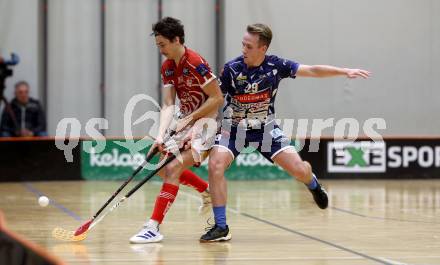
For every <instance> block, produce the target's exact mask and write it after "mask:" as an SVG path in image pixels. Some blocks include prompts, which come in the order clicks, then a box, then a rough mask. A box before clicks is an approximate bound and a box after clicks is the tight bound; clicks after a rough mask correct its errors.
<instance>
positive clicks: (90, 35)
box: [47, 0, 100, 135]
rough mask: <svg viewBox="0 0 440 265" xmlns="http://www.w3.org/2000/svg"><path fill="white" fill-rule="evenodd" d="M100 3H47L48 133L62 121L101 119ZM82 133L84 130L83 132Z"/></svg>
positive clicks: (59, 0)
mask: <svg viewBox="0 0 440 265" xmlns="http://www.w3.org/2000/svg"><path fill="white" fill-rule="evenodd" d="M99 29H100V23H99V0H75V1H72V0H49V8H48V88H47V89H48V91H47V96H48V105H47V106H48V110H47V112H48V131H49V133H50V134H52V135H53V134H55V129H56V127H57V123H58V121H59V120H61V119H62V118H70V117H72V118H77V119H78V120H79V121H80V123H81V124H82V125H83V127H84V126H85V124H86V122H87V121H88V120H89V119H90V118H93V117H99V116H100V112H99V110H100V105H99V96H100V94H99V85H100V67H99V62H100V35H99ZM82 132H84V130H83V131H82Z"/></svg>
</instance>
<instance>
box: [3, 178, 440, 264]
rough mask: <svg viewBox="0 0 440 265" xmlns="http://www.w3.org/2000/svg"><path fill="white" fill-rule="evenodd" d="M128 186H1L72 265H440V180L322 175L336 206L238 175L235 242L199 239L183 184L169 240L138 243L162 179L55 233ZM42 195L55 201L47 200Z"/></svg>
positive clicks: (15, 218) (200, 227) (40, 238)
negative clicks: (82, 235)
mask: <svg viewBox="0 0 440 265" xmlns="http://www.w3.org/2000/svg"><path fill="white" fill-rule="evenodd" d="M121 183H122V181H119V182H117V181H107V182H106V181H102V182H95V181H65V182H30V183H0V209H1V210H2V211H3V212H4V214H5V217H6V222H7V227H8V228H9V229H10V230H12V231H14V232H16V233H18V234H20V235H24V236H25V237H26V238H28V239H29V240H30V241H32V242H35V243H37V244H39V245H40V246H43V247H44V248H46V249H47V250H48V251H49V252H51V253H53V254H54V255H55V256H57V257H59V258H61V259H62V260H64V261H65V262H66V263H68V264H161V265H164V264H216V265H218V264H277V265H278V264H303V265H311V264H314V265H318V264H326V265H330V264H335V265H336V264H338V265H345V264H350V265H357V264H440V181H439V180H420V181H414V180H411V181H407V180H405V181H402V180H395V181H376V180H370V181H357V180H356V181H328V180H327V181H323V183H324V186H325V187H326V188H327V191H328V192H329V197H330V207H329V209H327V210H320V209H319V208H318V207H317V206H316V205H315V204H314V202H313V200H312V197H311V194H310V193H309V192H308V191H307V190H306V189H305V187H304V186H303V185H302V184H300V183H297V182H295V181H290V180H280V181H230V182H229V186H228V187H229V210H228V223H229V225H230V227H231V231H232V240H231V241H230V242H227V243H212V244H201V243H199V242H198V239H199V237H200V235H201V234H202V233H204V231H205V230H204V228H205V226H206V225H207V224H206V219H207V217H206V216H204V217H201V216H199V215H198V214H197V208H198V205H199V198H198V194H197V193H196V192H195V191H193V190H191V189H189V188H187V187H183V188H181V189H180V191H179V195H178V197H177V199H176V202H175V203H174V205H173V207H172V208H171V210H170V211H169V212H168V215H167V217H166V218H165V221H164V223H163V224H162V226H161V232H162V233H163V234H164V236H165V239H164V241H163V242H161V243H156V244H149V245H132V244H129V243H128V239H129V237H130V236H132V235H133V234H134V233H136V232H137V231H138V230H139V229H140V228H141V226H142V223H143V222H144V221H145V220H146V218H147V217H149V214H150V212H151V209H152V207H153V205H154V200H155V196H156V195H157V193H158V191H159V188H160V182H154V181H153V182H149V183H147V184H146V185H145V186H144V187H143V188H141V190H139V191H138V192H137V193H135V194H134V195H133V196H132V197H131V198H130V199H129V200H128V201H127V202H126V203H125V204H124V205H122V206H121V207H119V208H118V209H117V210H116V211H114V212H111V213H110V214H109V215H107V216H106V217H105V219H104V220H103V221H102V222H101V223H99V224H98V225H97V226H96V229H94V230H92V231H91V232H90V233H89V235H88V237H87V238H86V239H85V240H84V241H82V242H77V243H68V242H60V241H57V240H55V239H54V238H52V236H51V231H52V229H53V228H55V227H58V226H59V227H63V228H65V229H68V230H76V228H78V227H79V226H80V225H81V224H82V222H84V221H85V220H87V219H89V218H90V217H91V216H93V214H94V213H95V211H96V210H98V209H99V208H100V206H101V205H102V204H103V203H104V202H105V201H106V200H107V199H108V198H109V197H110V195H111V194H112V193H113V192H114V191H115V190H116V189H117V188H118V187H119V185H120V184H121ZM122 193H124V192H122ZM41 194H44V195H46V196H48V197H49V198H50V199H51V204H50V205H49V206H48V207H45V208H43V207H40V206H39V205H38V203H37V198H38V196H39V195H41ZM111 205H112V204H111ZM211 222H212V221H211Z"/></svg>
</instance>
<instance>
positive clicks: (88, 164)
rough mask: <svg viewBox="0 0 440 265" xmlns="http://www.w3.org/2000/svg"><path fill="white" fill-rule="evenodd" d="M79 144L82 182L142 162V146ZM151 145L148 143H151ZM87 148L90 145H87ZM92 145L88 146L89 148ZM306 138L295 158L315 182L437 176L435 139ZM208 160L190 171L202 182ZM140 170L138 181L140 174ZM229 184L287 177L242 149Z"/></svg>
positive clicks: (439, 163)
mask: <svg viewBox="0 0 440 265" xmlns="http://www.w3.org/2000/svg"><path fill="white" fill-rule="evenodd" d="M87 142H90V141H83V142H82V146H81V173H82V177H83V178H84V179H93V180H103V179H118V180H119V179H126V178H128V177H129V176H130V174H131V173H132V172H133V170H134V169H136V168H137V167H138V165H140V164H141V163H142V161H144V159H145V154H146V152H147V150H148V148H149V146H150V145H148V147H147V148H145V149H143V150H140V151H139V152H136V153H134V154H130V152H129V150H128V149H127V148H125V147H124V146H121V145H120V144H117V142H118V141H117V140H107V141H106V144H105V148H104V149H103V150H102V152H99V153H94V152H91V150H88V152H86V151H85V148H84V147H85V143H87ZM150 144H151V142H150ZM86 145H87V146H89V145H90V143H89V144H86ZM94 145H95V144H94V143H93V146H94ZM311 145H314V144H312V143H311V142H310V140H306V141H305V143H304V146H303V148H302V149H301V151H300V155H301V157H302V158H303V159H304V160H307V161H309V162H310V163H311V164H312V166H313V170H314V172H315V173H316V174H317V176H318V177H319V178H330V179H331V178H333V179H338V178H344V179H352V178H363V179H368V178H374V179H380V178H383V179H389V178H416V179H418V178H439V177H440V139H385V140H384V141H376V142H374V141H371V140H358V141H355V142H349V141H333V140H320V142H319V143H318V144H317V146H319V148H317V150H316V151H315V152H310V151H309V149H310V148H309V147H310V146H311ZM206 162H207V161H205V163H203V164H202V166H201V167H199V168H192V170H194V171H195V172H196V173H197V174H198V175H199V176H201V177H202V178H204V179H207V175H208V171H207V163H206ZM146 174H147V171H146V170H144V171H143V172H142V173H141V174H139V176H138V177H137V179H140V178H141V177H142V176H145V175H146ZM226 177H227V178H228V179H230V180H264V179H269V180H270V179H286V178H290V176H289V175H288V174H287V173H285V172H284V171H283V170H281V169H280V168H279V167H277V166H274V165H272V164H271V163H270V162H269V161H268V160H266V159H265V158H264V157H263V156H262V155H261V154H259V153H258V152H254V151H252V150H251V149H247V150H244V152H242V154H240V155H239V156H238V157H237V158H236V159H235V161H234V162H233V164H232V165H231V167H230V168H229V169H228V170H227V171H226Z"/></svg>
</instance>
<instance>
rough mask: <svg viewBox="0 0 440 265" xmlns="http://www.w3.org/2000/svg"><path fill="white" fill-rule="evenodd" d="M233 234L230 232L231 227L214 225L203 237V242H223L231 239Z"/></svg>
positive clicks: (201, 240) (201, 239)
mask: <svg viewBox="0 0 440 265" xmlns="http://www.w3.org/2000/svg"><path fill="white" fill-rule="evenodd" d="M231 238H232V236H231V233H229V227H228V226H226V228H224V229H222V228H221V227H220V226H217V225H214V226H213V227H211V229H209V230H208V232H206V234H204V235H203V236H202V237H201V238H200V242H201V243H209V242H221V241H228V240H231Z"/></svg>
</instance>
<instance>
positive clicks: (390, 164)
mask: <svg viewBox="0 0 440 265" xmlns="http://www.w3.org/2000/svg"><path fill="white" fill-rule="evenodd" d="M324 145H325V148H326V149H327V150H326V153H327V157H326V161H327V163H326V172H327V175H328V176H329V177H344V175H356V176H360V177H377V178H438V177H440V141H439V140H436V139H386V140H384V141H376V142H374V141H356V142H346V141H328V142H326V143H325V144H324Z"/></svg>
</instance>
